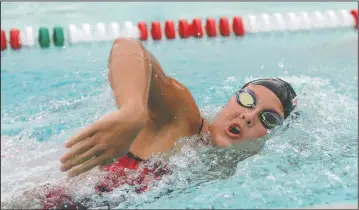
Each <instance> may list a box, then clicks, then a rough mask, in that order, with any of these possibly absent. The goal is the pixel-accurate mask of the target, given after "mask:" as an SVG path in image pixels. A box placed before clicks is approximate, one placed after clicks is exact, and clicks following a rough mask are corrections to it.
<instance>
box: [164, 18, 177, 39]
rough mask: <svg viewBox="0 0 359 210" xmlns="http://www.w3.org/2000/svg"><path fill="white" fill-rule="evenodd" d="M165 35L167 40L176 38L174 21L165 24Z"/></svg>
mask: <svg viewBox="0 0 359 210" xmlns="http://www.w3.org/2000/svg"><path fill="white" fill-rule="evenodd" d="M165 35H166V37H167V39H174V38H176V32H175V24H174V22H173V20H167V21H166V23H165Z"/></svg>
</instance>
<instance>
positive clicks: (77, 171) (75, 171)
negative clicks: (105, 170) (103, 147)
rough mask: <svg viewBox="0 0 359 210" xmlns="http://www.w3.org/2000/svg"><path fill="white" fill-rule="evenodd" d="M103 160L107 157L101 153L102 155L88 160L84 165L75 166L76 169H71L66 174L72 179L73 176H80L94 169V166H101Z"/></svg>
mask: <svg viewBox="0 0 359 210" xmlns="http://www.w3.org/2000/svg"><path fill="white" fill-rule="evenodd" d="M105 159H107V155H106V154H105V153H103V154H102V155H100V156H98V157H95V158H92V159H91V160H88V161H87V162H85V163H84V164H82V165H80V166H77V167H75V168H73V169H72V170H70V171H69V173H68V176H69V177H74V176H77V175H80V174H82V173H84V172H86V171H88V170H90V169H92V168H94V167H95V166H97V165H99V164H101V163H102V162H103V161H104V160H105Z"/></svg>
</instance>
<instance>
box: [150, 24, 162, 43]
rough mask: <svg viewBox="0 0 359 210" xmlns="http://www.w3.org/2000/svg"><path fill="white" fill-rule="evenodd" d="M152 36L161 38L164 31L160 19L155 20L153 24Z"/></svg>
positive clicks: (155, 38) (157, 38)
mask: <svg viewBox="0 0 359 210" xmlns="http://www.w3.org/2000/svg"><path fill="white" fill-rule="evenodd" d="M151 36H152V39H153V40H161V39H162V32H161V24H160V22H158V21H153V22H152V26H151Z"/></svg>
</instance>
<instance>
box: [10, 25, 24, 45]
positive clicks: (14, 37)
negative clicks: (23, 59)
mask: <svg viewBox="0 0 359 210" xmlns="http://www.w3.org/2000/svg"><path fill="white" fill-rule="evenodd" d="M10 46H11V48H12V49H16V50H17V49H20V48H21V42H20V31H19V29H16V28H13V29H11V30H10Z"/></svg>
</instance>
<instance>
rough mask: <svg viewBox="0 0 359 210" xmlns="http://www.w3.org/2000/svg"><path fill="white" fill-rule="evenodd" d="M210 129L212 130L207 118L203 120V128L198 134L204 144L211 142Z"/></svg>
mask: <svg viewBox="0 0 359 210" xmlns="http://www.w3.org/2000/svg"><path fill="white" fill-rule="evenodd" d="M211 130H212V127H211V125H210V123H209V122H208V121H207V120H204V122H203V128H202V131H201V133H200V136H201V138H202V140H203V142H204V143H206V144H209V143H210V144H213V142H212V138H211V133H212V132H211Z"/></svg>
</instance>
